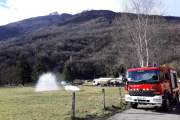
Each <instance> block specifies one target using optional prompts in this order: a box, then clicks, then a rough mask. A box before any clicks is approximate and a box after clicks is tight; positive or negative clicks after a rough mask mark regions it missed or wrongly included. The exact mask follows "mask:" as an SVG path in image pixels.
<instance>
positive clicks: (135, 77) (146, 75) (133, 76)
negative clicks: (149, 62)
mask: <svg viewBox="0 0 180 120" xmlns="http://www.w3.org/2000/svg"><path fill="white" fill-rule="evenodd" d="M127 75H128V76H127V78H128V82H129V83H157V82H159V80H158V71H157V70H138V71H128V74H127Z"/></svg>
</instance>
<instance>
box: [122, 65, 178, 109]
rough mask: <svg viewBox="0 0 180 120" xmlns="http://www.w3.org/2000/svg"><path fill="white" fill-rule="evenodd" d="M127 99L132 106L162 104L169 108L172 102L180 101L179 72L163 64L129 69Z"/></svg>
mask: <svg viewBox="0 0 180 120" xmlns="http://www.w3.org/2000/svg"><path fill="white" fill-rule="evenodd" d="M124 81H126V85H125V89H126V94H125V101H126V102H128V103H130V106H131V108H137V106H138V104H153V105H156V104H161V105H162V108H163V109H164V110H168V109H169V107H170V103H171V102H174V103H178V102H179V94H180V87H179V83H178V76H177V72H176V71H174V70H171V69H170V68H169V67H167V66H165V65H162V66H160V67H156V65H153V66H148V67H144V68H135V67H134V68H133V69H129V70H127V78H126V79H125V80H124Z"/></svg>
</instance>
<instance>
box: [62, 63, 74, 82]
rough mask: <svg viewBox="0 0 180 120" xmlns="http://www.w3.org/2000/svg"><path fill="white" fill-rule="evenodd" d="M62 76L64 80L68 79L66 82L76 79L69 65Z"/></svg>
mask: <svg viewBox="0 0 180 120" xmlns="http://www.w3.org/2000/svg"><path fill="white" fill-rule="evenodd" d="M61 78H62V80H64V81H66V82H73V81H74V76H73V74H72V72H71V69H70V68H69V66H65V68H64V70H63V73H62V76H61Z"/></svg>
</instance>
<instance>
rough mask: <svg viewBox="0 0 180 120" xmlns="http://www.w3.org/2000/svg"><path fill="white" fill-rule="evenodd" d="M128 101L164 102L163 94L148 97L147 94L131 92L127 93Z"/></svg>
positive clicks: (126, 98) (126, 99)
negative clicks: (131, 93)
mask: <svg viewBox="0 0 180 120" xmlns="http://www.w3.org/2000/svg"><path fill="white" fill-rule="evenodd" d="M125 101H126V102H133V103H142V104H143V103H144V104H162V101H163V99H162V96H161V95H156V96H153V97H146V96H130V95H129V94H126V95H125Z"/></svg>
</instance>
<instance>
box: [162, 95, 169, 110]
mask: <svg viewBox="0 0 180 120" xmlns="http://www.w3.org/2000/svg"><path fill="white" fill-rule="evenodd" d="M169 107H170V101H169V99H168V98H166V99H165V100H164V101H163V104H162V108H163V110H165V111H168V110H169Z"/></svg>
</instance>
